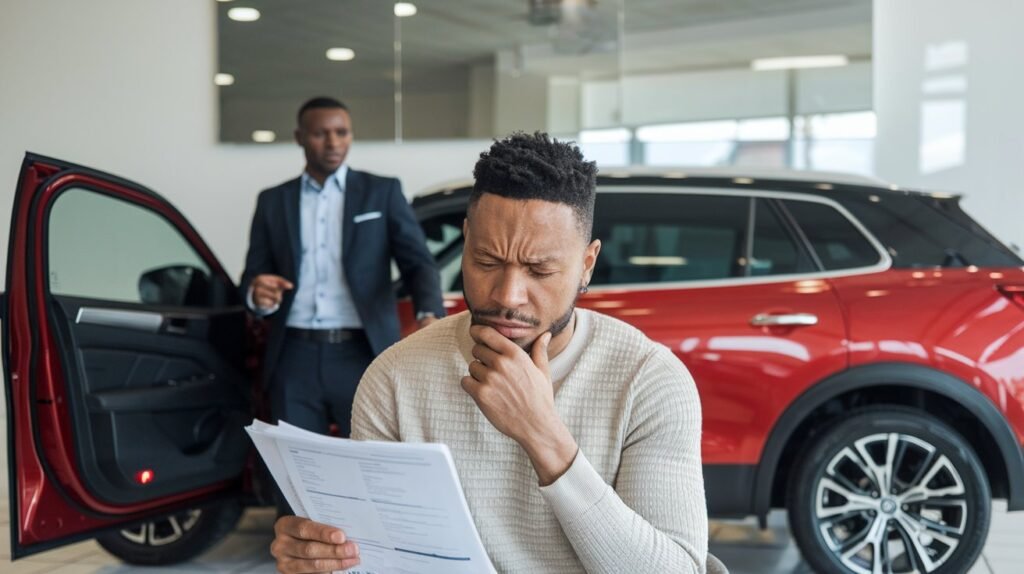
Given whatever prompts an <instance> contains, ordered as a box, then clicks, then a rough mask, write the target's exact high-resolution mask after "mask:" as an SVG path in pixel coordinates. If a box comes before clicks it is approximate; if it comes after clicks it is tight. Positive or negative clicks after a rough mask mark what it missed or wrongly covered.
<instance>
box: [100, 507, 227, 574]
mask: <svg viewBox="0 0 1024 574" xmlns="http://www.w3.org/2000/svg"><path fill="white" fill-rule="evenodd" d="M241 515H242V505H241V504H240V503H239V502H238V501H229V502H224V503H219V504H216V505H212V506H206V507H203V508H193V509H189V510H185V511H182V512H178V513H175V514H172V515H170V516H165V517H163V518H161V519H159V520H154V521H152V522H146V523H143V524H140V525H138V526H136V527H133V528H128V529H123V530H114V531H111V532H106V533H103V534H100V535H98V536H97V537H96V541H97V542H99V544H100V546H102V547H103V549H104V550H106V551H107V552H109V553H111V554H113V555H114V556H117V557H118V558H120V559H121V560H123V561H125V562H127V563H129V564H137V565H140V566H163V565H168V564H177V563H180V562H186V561H188V560H191V559H193V558H195V557H197V556H199V555H200V554H202V553H203V552H206V551H207V550H209V549H210V548H211V547H212V546H213V545H215V544H216V543H218V542H220V541H221V539H223V538H224V537H225V536H227V535H228V534H229V533H230V532H231V531H232V530H234V528H235V526H236V525H237V524H238V519H239V518H240V517H241Z"/></svg>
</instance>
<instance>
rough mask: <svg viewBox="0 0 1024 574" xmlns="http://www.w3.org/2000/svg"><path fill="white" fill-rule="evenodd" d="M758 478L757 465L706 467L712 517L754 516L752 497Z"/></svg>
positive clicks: (705, 473)
mask: <svg viewBox="0 0 1024 574" xmlns="http://www.w3.org/2000/svg"><path fill="white" fill-rule="evenodd" d="M756 475H757V465H756V464H705V465H704V497H705V499H706V500H707V505H708V514H709V515H711V516H714V517H716V518H745V517H747V516H750V509H751V507H752V504H751V499H750V496H751V494H752V493H753V489H752V488H750V485H751V484H753V483H754V477H755V476H756Z"/></svg>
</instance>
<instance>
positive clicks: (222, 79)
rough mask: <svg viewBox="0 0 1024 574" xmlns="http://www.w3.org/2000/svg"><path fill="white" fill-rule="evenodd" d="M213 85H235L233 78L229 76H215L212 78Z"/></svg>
mask: <svg viewBox="0 0 1024 574" xmlns="http://www.w3.org/2000/svg"><path fill="white" fill-rule="evenodd" d="M213 83H214V84H217V85H218V86H230V85H231V84H234V83H235V77H234V76H232V75H231V74H223V73H221V74H216V75H215V76H213Z"/></svg>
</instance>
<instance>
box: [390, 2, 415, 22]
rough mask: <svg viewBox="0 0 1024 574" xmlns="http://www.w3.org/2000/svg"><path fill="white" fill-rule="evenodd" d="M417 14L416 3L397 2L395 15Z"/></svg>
mask: <svg viewBox="0 0 1024 574" xmlns="http://www.w3.org/2000/svg"><path fill="white" fill-rule="evenodd" d="M415 15H416V5H415V4H413V3H412V2H395V16H398V17H399V18H407V17H409V16H415Z"/></svg>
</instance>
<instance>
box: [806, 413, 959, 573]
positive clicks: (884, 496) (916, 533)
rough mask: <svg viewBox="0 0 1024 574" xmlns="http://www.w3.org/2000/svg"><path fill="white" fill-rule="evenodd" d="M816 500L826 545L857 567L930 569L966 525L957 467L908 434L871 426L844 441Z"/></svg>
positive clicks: (955, 543)
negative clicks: (877, 430) (875, 431)
mask: <svg viewBox="0 0 1024 574" xmlns="http://www.w3.org/2000/svg"><path fill="white" fill-rule="evenodd" d="M814 501H815V502H814V518H815V521H816V526H817V529H818V532H819V534H820V535H821V537H822V539H823V541H824V542H825V544H826V546H827V547H828V548H829V550H830V551H831V552H832V553H833V554H834V555H835V557H836V558H837V559H838V560H839V561H840V562H841V563H842V564H843V565H844V566H846V567H847V568H849V569H850V571H852V572H856V573H858V574H904V573H921V574H923V573H928V572H933V571H935V570H936V569H938V568H940V567H941V566H942V565H943V564H944V563H945V562H946V561H947V560H948V559H949V558H950V557H951V556H952V555H953V554H954V553H955V552H956V549H957V547H958V546H959V545H960V543H961V541H962V540H963V537H964V534H965V530H966V527H967V519H968V502H967V493H966V489H965V488H964V481H963V479H962V477H961V476H960V473H959V472H958V471H957V469H956V467H955V466H954V465H953V463H952V462H950V460H949V459H948V458H947V457H946V456H945V455H944V454H942V453H940V452H939V451H938V449H937V448H936V447H935V446H934V445H932V444H929V443H928V442H927V441H924V440H921V439H920V438H918V437H915V436H911V435H908V434H902V433H878V434H872V435H869V436H865V437H863V438H861V439H859V440H857V441H855V442H854V443H853V444H852V445H851V446H846V447H844V448H842V449H841V450H840V451H839V452H838V453H836V454H835V455H834V456H833V457H832V458H831V459H830V460H829V463H828V464H827V465H826V466H825V469H824V472H823V473H822V474H821V475H820V476H819V477H818V480H817V484H816V488H815V492H814Z"/></svg>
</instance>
